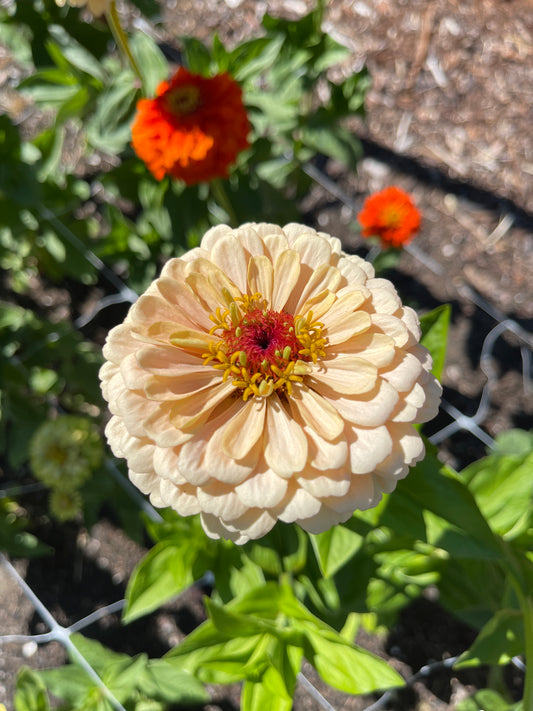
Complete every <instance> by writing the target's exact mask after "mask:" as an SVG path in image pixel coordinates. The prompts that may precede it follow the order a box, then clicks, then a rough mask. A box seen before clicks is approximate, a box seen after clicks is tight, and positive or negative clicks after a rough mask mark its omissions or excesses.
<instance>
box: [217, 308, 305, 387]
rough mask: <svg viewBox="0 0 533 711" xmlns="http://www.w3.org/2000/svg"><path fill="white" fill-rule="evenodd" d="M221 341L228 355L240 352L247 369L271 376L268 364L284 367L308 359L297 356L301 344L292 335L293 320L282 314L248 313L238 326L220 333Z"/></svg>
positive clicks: (256, 311)
mask: <svg viewBox="0 0 533 711" xmlns="http://www.w3.org/2000/svg"><path fill="white" fill-rule="evenodd" d="M224 340H225V342H226V344H227V346H228V352H229V353H234V352H235V351H240V352H241V353H243V354H244V355H245V357H246V365H247V367H248V368H250V370H252V371H253V372H256V373H257V372H263V373H265V374H266V373H269V374H271V372H270V366H271V365H274V366H277V367H278V368H285V367H286V365H287V363H288V362H289V361H291V360H298V359H300V360H308V358H306V357H305V356H300V355H298V351H299V350H300V349H301V348H302V344H301V342H300V341H299V340H298V339H297V338H296V335H295V332H294V317H293V316H292V314H288V313H284V312H283V311H282V312H278V311H271V310H264V311H262V310H261V309H260V308H256V309H254V310H253V311H249V312H248V313H247V314H246V315H245V316H244V318H243V319H242V320H241V322H240V324H239V325H238V326H235V327H233V328H231V329H230V330H229V331H226V332H225V333H224ZM241 359H243V356H241Z"/></svg>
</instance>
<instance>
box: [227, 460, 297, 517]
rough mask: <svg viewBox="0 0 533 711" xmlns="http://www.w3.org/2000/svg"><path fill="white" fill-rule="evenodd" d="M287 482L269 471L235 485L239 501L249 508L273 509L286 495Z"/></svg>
mask: <svg viewBox="0 0 533 711" xmlns="http://www.w3.org/2000/svg"><path fill="white" fill-rule="evenodd" d="M287 482H288V480H287V479H283V477H280V476H278V475H277V474H274V472H273V471H272V470H271V469H266V470H265V471H262V472H258V473H256V474H254V475H253V476H250V477H249V478H248V479H246V480H245V481H243V482H241V483H240V484H237V486H236V487H235V491H236V493H237V496H238V497H239V499H240V500H241V501H242V502H243V504H245V505H246V506H248V507H249V508H255V507H257V508H269V509H270V508H273V507H275V506H277V505H278V504H279V502H280V501H281V500H282V499H283V497H284V496H285V494H286V493H287V486H288V483H287Z"/></svg>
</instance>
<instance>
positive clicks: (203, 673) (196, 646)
mask: <svg viewBox="0 0 533 711" xmlns="http://www.w3.org/2000/svg"><path fill="white" fill-rule="evenodd" d="M262 637H263V635H262V634H257V635H253V636H251V637H231V638H228V636H227V634H223V633H221V632H219V631H218V630H217V629H216V628H215V626H214V625H213V623H212V622H211V621H210V620H208V621H207V622H204V623H202V624H201V625H200V626H199V627H197V628H196V629H195V630H194V631H193V632H191V634H190V635H188V636H187V637H186V638H185V639H184V640H183V642H181V643H180V644H179V645H177V646H176V647H174V649H172V650H171V651H170V652H168V653H167V654H166V655H165V657H164V659H165V660H166V661H167V662H168V663H169V664H170V665H171V666H172V667H173V668H176V669H184V670H186V671H189V672H190V673H191V674H194V675H195V676H196V677H197V678H198V679H200V680H201V681H203V682H205V683H214V684H230V683H232V682H234V681H241V680H242V679H243V678H244V676H245V673H244V666H245V664H246V663H247V662H248V661H249V659H250V657H251V655H252V654H253V653H254V652H255V650H256V649H257V647H258V645H259V644H260V642H261V639H262Z"/></svg>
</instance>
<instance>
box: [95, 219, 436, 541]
mask: <svg viewBox="0 0 533 711" xmlns="http://www.w3.org/2000/svg"><path fill="white" fill-rule="evenodd" d="M419 338H420V329H419V322H418V318H417V316H416V314H415V312H414V311H413V310H412V309H411V308H409V307H406V306H403V305H402V303H401V301H400V299H399V297H398V295H397V293H396V291H395V289H394V287H393V285H392V284H391V282H389V281H387V280H385V279H376V278H375V277H374V270H373V267H372V266H371V265H370V264H369V263H367V262H365V261H364V260H362V259H360V258H359V257H356V256H350V255H346V254H344V253H343V252H342V251H341V244H340V242H339V240H338V239H336V238H334V237H330V236H329V235H326V234H324V233H317V232H315V231H314V230H313V229H311V228H309V227H305V226H302V225H297V224H290V225H287V226H285V227H284V228H283V229H282V228H280V227H277V226H275V225H269V224H248V225H243V226H242V227H240V228H238V229H231V228H229V227H227V226H225V225H222V226H219V227H215V228H213V229H211V230H209V232H207V234H206V235H205V236H204V238H203V240H202V242H201V246H200V247H199V248H196V249H193V250H191V251H189V252H187V253H186V254H184V255H183V256H182V257H180V258H179V259H171V260H170V261H169V262H167V264H166V265H165V267H164V268H163V271H162V274H161V276H160V278H159V279H157V280H155V281H154V282H153V283H152V284H151V285H150V287H149V288H148V290H147V291H146V292H145V294H143V295H142V296H141V297H140V298H139V300H138V301H137V303H136V304H135V305H134V306H133V307H132V308H131V310H130V312H129V313H128V315H127V317H126V319H125V321H124V323H123V324H122V325H120V326H117V327H115V328H114V329H112V331H111V332H110V333H109V336H108V339H107V342H106V345H105V347H104V356H105V358H106V359H107V362H106V363H105V364H104V365H103V367H102V369H101V371H100V377H101V380H102V390H103V393H104V397H105V398H106V400H107V401H108V402H109V407H110V410H111V412H112V414H113V417H112V418H111V420H110V421H109V423H108V425H107V428H106V434H107V438H108V441H109V443H110V445H111V447H112V449H113V451H114V453H115V454H116V455H117V456H118V457H125V458H126V459H127V461H128V465H129V475H130V478H131V480H132V481H133V482H134V483H135V484H136V485H137V486H138V487H139V488H140V489H141V490H142V491H143V492H145V493H147V494H150V498H151V501H152V503H153V504H154V505H155V506H171V507H173V508H174V509H175V510H176V511H177V512H178V513H180V514H181V515H184V516H187V515H191V514H196V513H200V514H201V520H202V524H203V526H204V529H205V530H206V532H207V534H208V535H209V536H211V537H213V538H218V537H225V538H230V539H232V540H234V541H235V542H237V543H244V542H245V541H247V540H248V539H250V538H252V539H255V538H259V537H261V536H263V535H264V534H266V533H267V532H268V531H269V530H270V529H271V528H272V527H273V526H274V524H275V523H276V521H277V520H278V519H279V520H281V521H285V522H287V523H289V522H296V523H298V524H299V525H300V526H302V527H303V528H304V529H305V530H307V531H310V532H312V533H318V532H321V531H325V530H327V529H328V528H330V527H331V526H332V525H334V524H336V523H339V522H343V521H346V520H347V519H348V518H349V517H350V516H351V515H352V513H353V512H354V511H355V510H356V509H367V508H370V507H372V506H375V505H376V504H377V503H378V502H379V500H380V498H381V495H382V493H383V492H390V491H392V490H393V489H394V488H395V486H396V482H397V481H398V479H401V478H402V477H404V476H406V474H407V472H408V469H409V466H411V465H412V464H414V463H415V462H417V461H418V460H420V459H421V458H422V456H423V453H424V447H423V444H422V440H421V438H420V436H419V435H418V433H417V432H416V430H415V429H414V427H413V424H412V423H415V422H425V421H427V420H429V419H431V418H432V417H434V415H435V414H436V412H437V408H438V404H439V401H440V394H441V388H440V385H439V384H438V382H437V381H436V380H435V378H434V377H433V376H432V375H431V373H430V368H431V358H430V356H429V354H428V352H427V351H426V350H425V349H424V348H423V347H421V346H420V345H419V344H418V341H419Z"/></svg>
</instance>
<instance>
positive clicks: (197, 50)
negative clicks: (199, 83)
mask: <svg viewBox="0 0 533 711" xmlns="http://www.w3.org/2000/svg"><path fill="white" fill-rule="evenodd" d="M180 41H181V42H182V44H183V49H184V52H185V60H186V64H187V67H188V68H189V70H190V71H191V72H193V73H194V74H201V75H202V76H208V75H209V70H210V68H211V54H210V52H209V50H208V49H207V47H206V46H205V45H204V44H203V42H201V41H200V40H199V39H196V37H180Z"/></svg>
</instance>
